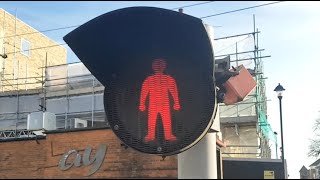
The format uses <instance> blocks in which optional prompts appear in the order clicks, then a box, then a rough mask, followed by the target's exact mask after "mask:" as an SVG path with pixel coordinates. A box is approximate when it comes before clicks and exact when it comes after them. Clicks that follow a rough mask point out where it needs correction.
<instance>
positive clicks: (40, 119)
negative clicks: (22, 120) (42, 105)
mask: <svg viewBox="0 0 320 180" xmlns="http://www.w3.org/2000/svg"><path fill="white" fill-rule="evenodd" d="M56 128H57V126H56V115H55V114H54V113H51V112H42V111H40V112H33V113H30V114H28V120H27V129H28V130H38V129H45V130H55V129H56Z"/></svg>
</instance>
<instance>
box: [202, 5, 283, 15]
mask: <svg viewBox="0 0 320 180" xmlns="http://www.w3.org/2000/svg"><path fill="white" fill-rule="evenodd" d="M281 2H285V1H277V2H272V3H266V4H261V5H257V6H251V7H247V8H242V9H236V10H232V11H227V12H223V13H218V14H213V15H209V16H204V17H200V19H204V18H208V17H213V16H219V15H223V14H229V13H233V12H238V11H243V10H247V9H252V8H257V7H262V6H268V5H272V4H277V3H281Z"/></svg>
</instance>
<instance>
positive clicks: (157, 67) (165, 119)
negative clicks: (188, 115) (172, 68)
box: [139, 59, 180, 142]
mask: <svg viewBox="0 0 320 180" xmlns="http://www.w3.org/2000/svg"><path fill="white" fill-rule="evenodd" d="M152 69H153V70H154V72H155V73H154V74H153V75H151V76H149V77H147V79H145V80H144V82H143V84H142V90H141V97H140V106H139V109H140V111H145V110H146V106H145V101H146V99H147V96H148V95H149V108H148V134H147V135H146V137H145V138H144V140H145V142H149V141H153V140H154V139H155V132H156V120H157V115H158V113H159V114H160V115H161V119H162V124H163V128H164V135H165V140H168V141H174V140H176V139H177V138H176V136H174V135H173V134H172V124H171V113H170V100H169V93H170V94H171V95H172V97H173V100H174V105H173V109H174V110H180V103H179V97H178V89H177V84H176V81H175V80H174V78H172V77H171V76H169V75H166V74H163V71H164V70H165V69H166V62H165V61H164V60H163V59H156V60H154V61H153V63H152Z"/></svg>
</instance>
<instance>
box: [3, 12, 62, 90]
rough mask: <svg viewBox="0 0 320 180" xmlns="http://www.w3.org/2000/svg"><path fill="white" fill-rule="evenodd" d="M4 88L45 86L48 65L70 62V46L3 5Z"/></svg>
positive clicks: (21, 88)
mask: <svg viewBox="0 0 320 180" xmlns="http://www.w3.org/2000/svg"><path fill="white" fill-rule="evenodd" d="M0 54H1V57H0V75H1V79H0V80H1V81H0V82H1V84H0V90H1V92H4V91H13V90H14V91H16V90H18V89H19V90H27V89H36V88H41V86H42V82H41V81H43V79H41V77H43V73H44V68H43V67H45V66H51V65H57V64H66V62H67V50H66V48H65V47H63V46H61V45H59V44H57V43H56V42H54V41H53V40H51V39H50V38H48V37H47V36H45V35H44V34H42V33H41V32H39V31H37V30H36V29H34V28H32V27H31V26H29V25H28V24H26V23H25V22H23V21H21V20H20V19H19V18H17V16H16V15H12V14H10V13H8V12H7V11H5V10H3V9H0Z"/></svg>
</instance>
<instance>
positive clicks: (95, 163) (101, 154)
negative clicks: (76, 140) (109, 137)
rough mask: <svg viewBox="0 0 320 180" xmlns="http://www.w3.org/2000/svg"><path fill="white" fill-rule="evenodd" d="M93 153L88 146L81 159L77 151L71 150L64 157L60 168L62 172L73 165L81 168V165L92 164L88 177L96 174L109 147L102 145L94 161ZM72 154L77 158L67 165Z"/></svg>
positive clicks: (60, 162)
mask: <svg viewBox="0 0 320 180" xmlns="http://www.w3.org/2000/svg"><path fill="white" fill-rule="evenodd" d="M91 151H92V148H91V147H89V146H88V147H87V148H86V149H85V150H84V153H83V157H81V155H80V154H79V153H78V152H77V150H74V149H73V150H70V151H69V152H67V153H65V154H63V155H62V157H61V159H60V161H59V165H58V166H59V168H60V169H61V170H62V171H65V170H68V169H70V168H71V167H72V166H73V165H74V166H75V167H80V166H81V165H84V166H89V165H91V164H92V166H91V168H90V170H89V172H88V175H87V176H90V175H92V174H94V173H95V172H96V171H97V170H98V169H99V168H100V166H101V164H102V163H103V160H104V157H105V155H106V152H107V145H106V144H101V145H100V146H99V148H98V150H97V153H96V155H95V156H94V157H93V158H92V159H90V155H91ZM72 154H75V158H74V159H73V160H72V161H71V162H70V163H68V164H67V160H68V158H69V156H70V155H72ZM81 159H82V161H81Z"/></svg>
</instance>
